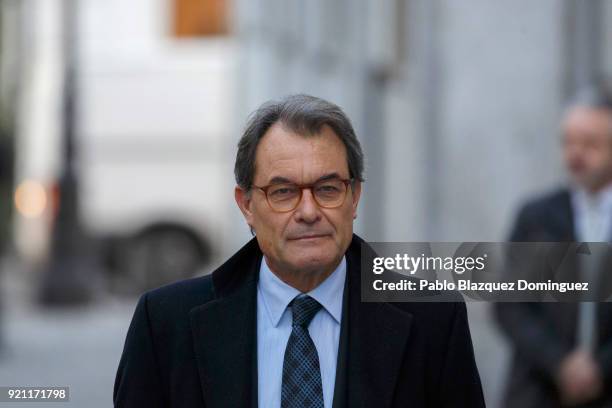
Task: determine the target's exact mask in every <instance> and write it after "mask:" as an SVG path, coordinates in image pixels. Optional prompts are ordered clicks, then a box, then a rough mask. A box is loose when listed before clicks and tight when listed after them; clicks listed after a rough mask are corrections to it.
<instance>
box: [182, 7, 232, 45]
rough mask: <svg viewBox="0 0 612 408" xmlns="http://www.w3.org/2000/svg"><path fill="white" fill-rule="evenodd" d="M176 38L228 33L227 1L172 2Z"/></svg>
mask: <svg viewBox="0 0 612 408" xmlns="http://www.w3.org/2000/svg"><path fill="white" fill-rule="evenodd" d="M172 3H173V7H174V10H173V11H174V27H173V33H174V36H176V37H181V38H188V37H204V36H209V35H224V34H227V33H228V14H229V13H228V3H229V1H228V0H172Z"/></svg>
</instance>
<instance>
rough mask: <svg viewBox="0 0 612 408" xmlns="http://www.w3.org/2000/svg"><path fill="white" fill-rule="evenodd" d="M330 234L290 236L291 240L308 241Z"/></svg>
mask: <svg viewBox="0 0 612 408" xmlns="http://www.w3.org/2000/svg"><path fill="white" fill-rule="evenodd" d="M327 236H328V234H304V235H298V236H296V237H291V238H289V240H290V241H308V240H315V239H318V238H324V237H327Z"/></svg>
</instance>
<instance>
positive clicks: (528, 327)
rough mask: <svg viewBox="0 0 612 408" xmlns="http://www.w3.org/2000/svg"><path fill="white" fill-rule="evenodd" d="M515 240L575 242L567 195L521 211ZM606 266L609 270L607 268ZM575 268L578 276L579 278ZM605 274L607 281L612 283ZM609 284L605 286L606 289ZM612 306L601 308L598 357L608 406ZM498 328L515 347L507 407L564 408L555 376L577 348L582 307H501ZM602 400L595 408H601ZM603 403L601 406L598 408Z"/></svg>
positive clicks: (562, 192) (549, 197)
mask: <svg viewBox="0 0 612 408" xmlns="http://www.w3.org/2000/svg"><path fill="white" fill-rule="evenodd" d="M510 241H515V242H573V241H576V233H575V231H574V211H573V209H572V205H571V195H570V192H569V191H568V190H565V189H563V190H560V191H556V192H554V193H552V194H549V195H546V196H544V197H541V198H539V199H537V200H534V201H532V202H529V203H527V204H526V205H525V206H524V207H523V208H522V209H521V210H520V212H519V214H518V217H517V220H516V222H515V225H514V227H513V230H512V233H511V234H510ZM606 265H609V264H608V263H606ZM578 269H579V268H578V265H575V270H574V272H575V276H577V273H578ZM606 275H610V274H605V275H604V278H609V277H610V276H606ZM608 285H609V283H607V284H606V283H605V281H603V282H602V287H603V286H608ZM611 306H612V304H609V303H600V304H598V307H597V324H596V326H597V327H598V339H597V340H598V342H597V344H598V347H597V349H596V350H595V358H596V359H597V361H598V362H599V364H600V366H601V368H602V371H603V375H604V380H605V393H604V394H605V395H604V398H603V400H605V401H606V403H610V402H612V398H611V396H612V387H611V385H612V382H611V380H612V307H611ZM496 311H497V316H498V320H499V323H500V325H501V327H502V329H503V330H504V331H505V332H506V334H507V335H508V337H509V338H510V341H511V344H512V345H513V346H514V357H513V362H512V368H511V371H510V375H509V381H508V386H507V390H506V397H505V399H504V402H505V406H507V407H521V408H524V407H557V406H560V401H559V393H558V388H557V386H556V383H555V377H556V375H557V373H558V370H559V365H560V364H561V362H562V360H563V359H564V358H565V357H566V356H567V355H568V353H570V352H571V351H573V350H574V348H575V346H576V341H577V338H576V334H577V316H578V303H575V302H573V303H565V302H559V303H530V302H525V303H499V304H497V305H496ZM602 403H603V401H599V402H597V403H595V404H594V405H592V406H601V404H602ZM598 404H599V405H598Z"/></svg>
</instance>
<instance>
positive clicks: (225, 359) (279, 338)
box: [114, 95, 484, 408]
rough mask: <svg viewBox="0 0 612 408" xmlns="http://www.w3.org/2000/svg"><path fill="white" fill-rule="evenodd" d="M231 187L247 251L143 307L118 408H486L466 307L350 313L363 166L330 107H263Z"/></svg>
mask: <svg viewBox="0 0 612 408" xmlns="http://www.w3.org/2000/svg"><path fill="white" fill-rule="evenodd" d="M235 175H236V181H237V186H236V188H235V199H236V202H237V204H238V206H239V207H240V210H241V211H242V213H243V215H244V218H245V220H246V222H247V224H248V226H249V227H250V228H251V230H252V231H253V232H254V234H255V238H253V239H252V240H251V241H250V242H248V243H247V244H246V245H245V246H244V247H243V248H242V249H240V250H239V251H238V252H237V253H236V254H235V255H233V256H232V257H231V258H230V259H229V260H228V261H227V262H226V263H225V264H224V265H222V266H221V267H220V268H219V269H217V270H216V271H214V272H213V273H212V275H208V276H205V277H201V278H196V279H193V280H188V281H183V282H179V283H176V284H172V285H170V286H166V287H163V288H160V289H157V290H153V291H151V292H148V293H146V294H145V295H144V296H142V298H141V299H140V302H139V303H138V306H137V307H136V311H135V313H134V317H133V320H132V323H131V326H130V329H129V332H128V334H127V339H126V343H125V347H124V351H123V355H122V357H121V361H120V364H119V369H118V372H117V377H116V382H115V391H114V402H115V405H116V406H118V407H162V406H164V407H170V406H182V407H199V406H206V407H208V408H215V407H219V408H221V407H255V406H260V407H262V408H263V407H265V408H270V407H272V408H274V407H282V408H292V407H294V408H298V407H299V408H307V407H319V408H323V407H327V408H331V407H334V408H339V407H357V406H360V407H380V406H386V407H406V406H411V407H425V406H428V407H442V406H446V407H448V406H453V407H466V408H467V407H469V408H478V407H483V406H484V400H483V394H482V389H481V384H480V378H479V375H478V371H477V368H476V364H475V361H474V353H473V349H472V341H471V337H470V332H469V327H468V322H467V312H466V307H465V304H464V303H462V302H452V303H425V302H423V303H395V304H392V303H367V302H361V295H360V294H361V285H360V282H361V256H362V252H363V251H368V249H367V246H364V241H363V240H362V239H361V238H359V237H358V236H356V235H354V234H353V220H354V219H355V218H356V217H357V206H358V203H359V198H360V196H361V186H362V185H361V183H362V181H363V153H362V151H361V147H360V144H359V141H358V140H357V138H356V136H355V133H354V130H353V128H352V125H351V123H350V121H349V119H348V118H347V117H346V115H345V114H344V112H343V111H342V110H341V109H340V108H339V107H337V106H336V105H334V104H331V103H329V102H327V101H324V100H322V99H318V98H314V97H311V96H306V95H295V96H290V97H288V98H286V99H284V100H282V101H280V102H272V103H268V104H266V105H264V106H262V107H261V108H260V109H258V110H257V111H256V112H255V113H254V115H253V116H252V117H251V120H250V121H249V123H248V126H247V128H246V130H245V132H244V134H243V136H242V139H241V140H240V142H239V145H238V154H237V156H236V163H235ZM368 253H369V252H368ZM365 256H367V254H366V255H365Z"/></svg>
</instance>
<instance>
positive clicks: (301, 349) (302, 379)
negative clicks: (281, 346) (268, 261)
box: [281, 295, 323, 408]
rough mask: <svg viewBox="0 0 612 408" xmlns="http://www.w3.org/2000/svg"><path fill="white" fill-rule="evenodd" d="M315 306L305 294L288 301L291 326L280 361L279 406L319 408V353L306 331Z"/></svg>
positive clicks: (315, 302)
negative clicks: (281, 380)
mask: <svg viewBox="0 0 612 408" xmlns="http://www.w3.org/2000/svg"><path fill="white" fill-rule="evenodd" d="M319 309H321V305H320V304H319V302H317V301H316V300H314V299H313V298H311V297H310V296H308V295H299V296H297V297H296V298H295V299H293V301H292V302H291V311H292V313H293V330H292V331H291V336H289V341H288V342H287V348H286V349H285V359H284V361H283V388H282V393H281V407H282V408H309V407H313V408H315V407H316V408H323V386H322V384H321V369H320V368H319V355H318V354H317V349H316V347H315V345H314V343H313V341H312V338H310V334H308V325H309V324H310V321H311V320H312V318H313V317H314V315H315V314H317V312H318V311H319Z"/></svg>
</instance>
